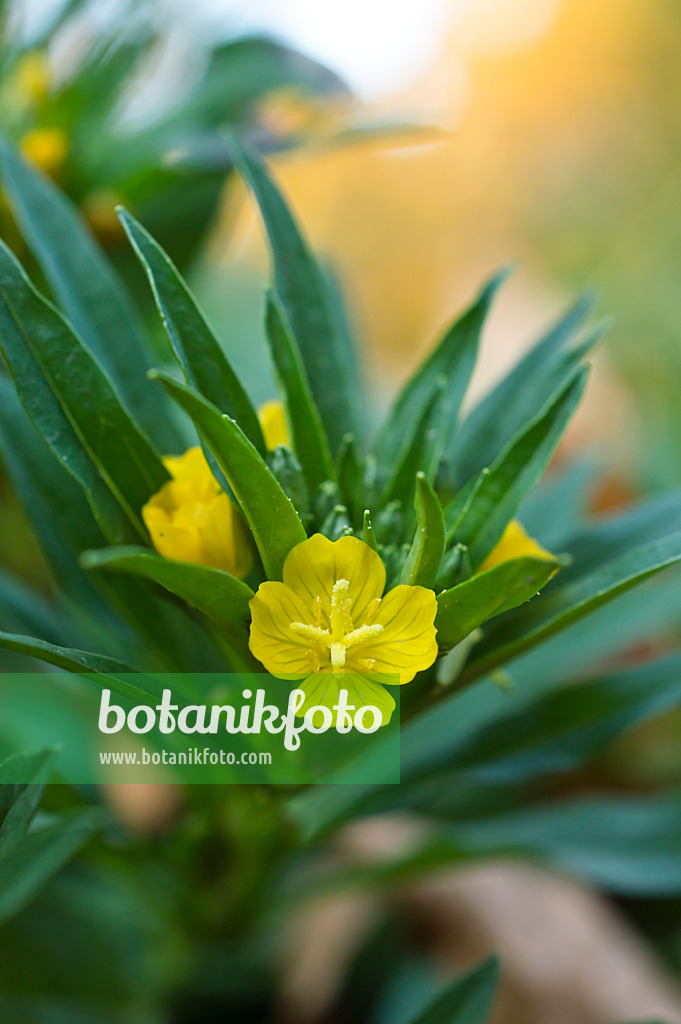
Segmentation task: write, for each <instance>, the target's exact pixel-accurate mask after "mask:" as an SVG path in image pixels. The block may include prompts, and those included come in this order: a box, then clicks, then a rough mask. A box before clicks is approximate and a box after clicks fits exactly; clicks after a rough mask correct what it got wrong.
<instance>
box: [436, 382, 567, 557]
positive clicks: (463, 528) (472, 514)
mask: <svg viewBox="0 0 681 1024" xmlns="http://www.w3.org/2000/svg"><path fill="white" fill-rule="evenodd" d="M585 383H586V370H580V371H578V373H577V376H576V377H575V379H574V380H573V381H572V382H571V383H570V384H569V385H568V386H567V388H566V389H565V390H564V391H563V392H562V393H561V394H560V395H559V396H558V398H557V399H556V401H555V402H554V404H553V405H552V406H551V407H550V408H549V409H548V411H547V412H545V413H544V414H543V416H542V417H541V419H539V420H537V421H536V422H535V423H533V424H532V425H531V426H530V427H529V428H528V429H527V430H526V431H525V432H524V433H523V434H521V436H520V437H519V438H517V439H516V440H515V441H513V442H512V444H511V445H510V446H509V447H508V448H507V449H506V450H505V451H504V452H502V454H501V455H500V456H499V458H498V459H497V461H496V462H495V463H494V465H493V466H491V468H490V471H489V473H487V474H485V475H484V476H483V477H482V479H481V482H480V485H479V487H477V489H476V491H475V494H474V496H473V500H472V501H471V503H470V506H469V508H468V510H467V511H466V512H465V514H464V515H463V517H462V519H461V521H460V522H459V525H458V526H457V527H456V530H455V534H454V536H455V538H456V540H457V541H458V542H459V543H462V544H465V545H466V546H467V547H468V550H469V552H470V557H471V563H472V565H473V568H477V567H478V566H479V565H480V564H481V563H482V562H483V561H484V559H485V558H486V556H487V555H488V554H489V553H490V551H491V550H492V548H493V547H494V546H495V544H496V543H497V541H499V540H500V539H501V536H502V534H503V532H504V530H505V529H506V527H507V526H508V524H509V522H510V521H511V519H512V518H513V516H514V515H515V514H516V512H517V511H518V508H519V506H520V503H521V502H522V500H523V498H524V497H525V496H526V495H527V494H528V493H529V492H530V491H531V490H532V489H533V488H534V487H535V485H536V484H537V482H538V480H539V479H540V478H541V476H542V474H543V472H544V470H545V469H546V467H547V465H548V463H549V461H550V459H551V456H552V455H553V453H554V451H555V450H556V447H557V445H558V442H559V441H560V439H561V437H562V436H563V433H564V431H565V428H566V427H567V425H568V423H569V421H570V417H571V416H572V414H573V412H574V411H575V409H576V407H577V404H578V402H579V400H580V398H581V395H582V392H583V390H584V385H585Z"/></svg>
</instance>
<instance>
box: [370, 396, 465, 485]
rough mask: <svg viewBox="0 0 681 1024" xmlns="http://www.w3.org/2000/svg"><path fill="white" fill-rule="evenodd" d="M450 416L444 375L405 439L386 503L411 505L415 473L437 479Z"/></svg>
mask: <svg viewBox="0 0 681 1024" xmlns="http://www.w3.org/2000/svg"><path fill="white" fill-rule="evenodd" d="M450 417H451V410H450V407H449V404H448V403H447V385H446V381H445V380H444V378H441V380H440V384H439V387H438V388H437V389H436V390H435V391H434V392H433V394H432V396H431V399H430V402H429V404H428V405H427V406H426V407H425V409H424V410H423V412H422V416H421V419H420V420H419V422H418V424H417V428H416V430H415V431H414V432H413V433H411V434H408V435H407V436H406V438H404V443H403V445H402V448H401V450H400V452H399V455H398V456H397V459H396V460H395V462H394V466H393V470H392V474H391V476H390V478H389V480H388V483H387V485H386V487H385V489H384V492H383V499H382V501H383V504H387V503H388V502H391V501H400V502H402V503H403V504H404V505H409V504H410V503H411V502H412V501H413V498H414V489H415V484H416V474H417V473H419V472H421V473H424V474H425V476H426V479H427V480H428V482H429V483H433V482H434V480H435V476H436V474H437V470H438V467H439V465H440V462H441V460H442V455H443V453H444V450H445V444H446V440H447V429H448V426H449V423H450ZM389 465H392V463H389Z"/></svg>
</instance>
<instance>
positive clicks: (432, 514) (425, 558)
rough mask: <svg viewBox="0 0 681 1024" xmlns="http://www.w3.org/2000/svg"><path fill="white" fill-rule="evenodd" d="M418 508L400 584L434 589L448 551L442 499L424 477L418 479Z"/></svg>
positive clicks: (418, 475) (418, 476) (420, 475)
mask: <svg viewBox="0 0 681 1024" xmlns="http://www.w3.org/2000/svg"><path fill="white" fill-rule="evenodd" d="M415 507H416V534H415V536H414V540H413V543H412V546H411V549H410V551H409V554H408V555H407V560H406V562H405V563H404V568H403V569H402V575H401V577H400V583H408V584H410V585H411V586H419V587H428V588H429V589H432V588H433V587H434V586H435V580H436V578H437V572H438V569H439V567H440V562H441V560H442V555H443V553H444V550H445V520H444V516H443V514H442V506H441V505H440V502H439V499H438V497H437V495H436V493H435V491H434V490H433V488H432V487H431V485H430V484H429V483H428V480H427V479H426V477H425V474H424V473H418V474H417V477H416V501H415Z"/></svg>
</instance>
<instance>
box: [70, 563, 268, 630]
mask: <svg viewBox="0 0 681 1024" xmlns="http://www.w3.org/2000/svg"><path fill="white" fill-rule="evenodd" d="M81 564H82V565H84V566H85V568H87V569H103V570H105V571H111V572H125V573H130V574H131V575H133V576H141V577H143V578H144V579H148V580H153V581H154V582H155V583H158V584H160V586H162V587H164V588H165V589H166V590H168V591H170V593H171V594H176V595H177V596H178V597H181V598H182V599H183V600H184V601H186V602H187V603H188V604H190V605H192V607H194V608H198V609H199V611H201V612H203V613H204V615H206V616H207V617H208V618H209V619H210V620H211V621H212V622H213V623H214V624H215V625H216V626H218V627H219V628H220V629H221V630H224V632H225V633H227V634H228V635H229V636H231V637H232V638H234V639H235V640H238V641H239V642H244V643H246V644H247V642H248V632H247V628H246V624H247V622H248V619H249V608H248V602H249V601H250V600H251V598H252V597H253V591H252V590H251V588H250V587H249V586H247V585H246V584H245V583H244V582H243V581H242V580H239V579H237V578H236V576H231V575H230V574H229V573H228V572H223V571H222V570H221V569H211V568H209V567H208V566H205V565H193V564H191V563H189V562H174V561H171V560H170V559H167V558H161V557H160V555H157V554H154V553H153V552H151V551H149V550H148V549H146V548H135V547H120V548H115V547H114V548H107V549H105V550H104V551H87V552H85V554H84V555H83V556H82V557H81Z"/></svg>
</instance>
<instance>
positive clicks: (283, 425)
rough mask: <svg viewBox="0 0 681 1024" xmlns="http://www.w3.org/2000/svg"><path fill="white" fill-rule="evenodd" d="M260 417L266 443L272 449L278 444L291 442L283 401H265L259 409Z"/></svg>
mask: <svg viewBox="0 0 681 1024" xmlns="http://www.w3.org/2000/svg"><path fill="white" fill-rule="evenodd" d="M258 418H259V419H260V426H261V427H262V432H263V437H264V438H265V444H266V445H267V447H268V448H269V449H270V451H271V450H272V449H273V448H276V447H277V445H278V444H289V445H290V443H291V439H290V437H289V432H288V423H287V422H286V413H285V412H284V406H283V405H282V404H281V402H277V401H272V402H265V404H264V405H261V406H260V408H259V409H258Z"/></svg>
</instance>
